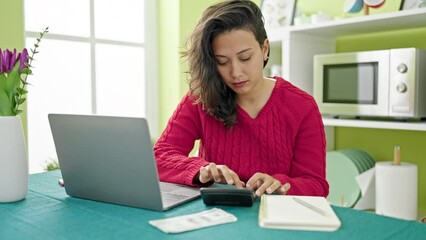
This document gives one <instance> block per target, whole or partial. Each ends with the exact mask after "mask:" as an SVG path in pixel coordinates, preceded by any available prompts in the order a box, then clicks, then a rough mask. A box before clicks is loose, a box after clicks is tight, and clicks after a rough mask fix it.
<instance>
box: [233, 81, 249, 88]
mask: <svg viewBox="0 0 426 240" xmlns="http://www.w3.org/2000/svg"><path fill="white" fill-rule="evenodd" d="M247 82H248V81H243V82H236V83H232V85H233V86H234V87H235V88H242V87H244V85H246V83H247Z"/></svg>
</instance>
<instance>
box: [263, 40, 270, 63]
mask: <svg viewBox="0 0 426 240" xmlns="http://www.w3.org/2000/svg"><path fill="white" fill-rule="evenodd" d="M262 51H263V59H268V58H269V39H267V38H265V41H263V45H262Z"/></svg>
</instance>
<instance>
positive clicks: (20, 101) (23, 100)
mask: <svg viewBox="0 0 426 240" xmlns="http://www.w3.org/2000/svg"><path fill="white" fill-rule="evenodd" d="M25 100H27V99H26V98H21V99H19V100H18V105H21V104H23V103H24V102H25Z"/></svg>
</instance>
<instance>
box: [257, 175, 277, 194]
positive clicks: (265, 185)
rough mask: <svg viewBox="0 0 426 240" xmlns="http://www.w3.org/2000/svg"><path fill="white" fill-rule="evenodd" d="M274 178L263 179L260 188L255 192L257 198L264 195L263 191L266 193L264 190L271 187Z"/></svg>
mask: <svg viewBox="0 0 426 240" xmlns="http://www.w3.org/2000/svg"><path fill="white" fill-rule="evenodd" d="M274 180H275V179H274V178H272V177H269V178H267V179H264V180H263V184H262V185H260V187H259V188H258V189H257V190H256V195H257V196H258V197H260V196H261V195H262V194H264V193H265V191H266V189H267V188H268V187H269V186H271V185H272V183H273V182H274Z"/></svg>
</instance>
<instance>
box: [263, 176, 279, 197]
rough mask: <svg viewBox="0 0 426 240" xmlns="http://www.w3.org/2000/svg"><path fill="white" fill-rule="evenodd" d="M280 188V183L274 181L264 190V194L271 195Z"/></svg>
mask: <svg viewBox="0 0 426 240" xmlns="http://www.w3.org/2000/svg"><path fill="white" fill-rule="evenodd" d="M280 188H281V182H280V181H278V180H276V179H274V181H273V182H272V184H271V185H269V187H268V188H266V193H268V194H271V193H273V192H275V191H276V190H277V189H278V190H280Z"/></svg>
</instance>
